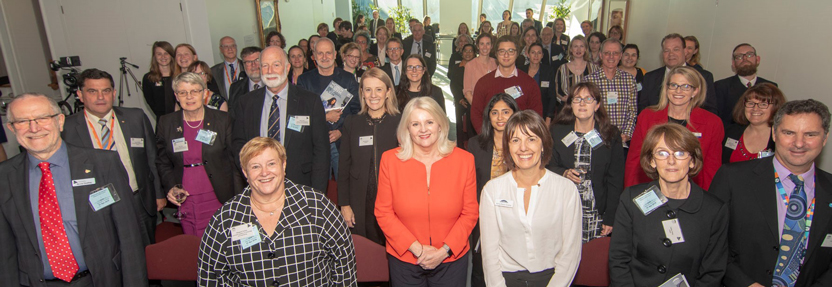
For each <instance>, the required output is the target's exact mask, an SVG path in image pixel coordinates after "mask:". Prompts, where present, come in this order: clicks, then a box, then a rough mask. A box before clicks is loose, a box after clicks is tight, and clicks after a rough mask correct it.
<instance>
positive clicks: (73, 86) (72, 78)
mask: <svg viewBox="0 0 832 287" xmlns="http://www.w3.org/2000/svg"><path fill="white" fill-rule="evenodd" d="M79 66H81V58H80V57H78V56H70V57H61V58H60V59H59V60H58V61H52V62H51V63H49V68H50V69H52V71H55V72H57V71H59V70H61V69H65V68H69V72H68V73H66V74H63V75H61V77H63V79H64V85H66V92H67V94H69V95H75V96H77V94H76V93H75V92H77V91H78V70H77V69H75V68H73V67H79Z"/></svg>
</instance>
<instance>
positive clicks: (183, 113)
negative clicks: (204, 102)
mask: <svg viewBox="0 0 832 287" xmlns="http://www.w3.org/2000/svg"><path fill="white" fill-rule="evenodd" d="M182 117H184V118H186V117H185V112H184V111H183V112H182ZM203 120H205V117H204V116H203V117H202V119H201V120H199V123H198V124H196V126H192V125H191V124H190V123H188V119H187V118H186V119H185V124H186V125H188V126H189V127H191V128H192V129H195V128H199V127H200V126H202V121H203Z"/></svg>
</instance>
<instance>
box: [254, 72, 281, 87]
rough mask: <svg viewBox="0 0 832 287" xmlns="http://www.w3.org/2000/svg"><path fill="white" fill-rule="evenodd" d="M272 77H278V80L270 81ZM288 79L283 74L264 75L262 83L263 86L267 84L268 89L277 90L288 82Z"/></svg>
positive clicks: (261, 77)
mask: <svg viewBox="0 0 832 287" xmlns="http://www.w3.org/2000/svg"><path fill="white" fill-rule="evenodd" d="M271 77H277V79H274V80H269V78H271ZM286 78H287V77H286V75H281V74H262V75H261V76H260V81H263V84H265V85H266V87H269V88H277V87H279V86H280V85H283V83H285V82H286Z"/></svg>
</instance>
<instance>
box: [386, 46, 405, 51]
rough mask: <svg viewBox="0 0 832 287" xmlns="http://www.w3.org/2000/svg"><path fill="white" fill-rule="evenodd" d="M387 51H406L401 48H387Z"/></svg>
mask: <svg viewBox="0 0 832 287" xmlns="http://www.w3.org/2000/svg"><path fill="white" fill-rule="evenodd" d="M387 50H390V51H401V50H404V49H402V48H399V47H393V48H387Z"/></svg>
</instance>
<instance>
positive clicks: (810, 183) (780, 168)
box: [772, 156, 815, 200]
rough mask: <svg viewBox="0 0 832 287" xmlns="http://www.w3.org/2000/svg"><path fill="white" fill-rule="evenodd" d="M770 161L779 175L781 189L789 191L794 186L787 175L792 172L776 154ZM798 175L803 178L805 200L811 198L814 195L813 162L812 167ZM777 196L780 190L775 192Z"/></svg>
mask: <svg viewBox="0 0 832 287" xmlns="http://www.w3.org/2000/svg"><path fill="white" fill-rule="evenodd" d="M772 162H773V163H774V171H776V172H777V175H778V176H780V182H781V183H782V184H783V189H785V190H786V192H787V193H791V191H792V190H794V186H795V183H794V182H792V180H791V179H790V178H789V175H790V174H792V172H791V171H789V169H788V168H786V166H784V165H783V164H782V163H780V161H779V160H777V157H776V156H774V157H773V159H772ZM798 176H800V177H802V178H803V183H804V184H803V190H804V191H806V200H811V199H812V198H814V197H815V164H814V163H812V167H810V168H809V170H808V171H806V172H804V173H801V174H798ZM777 197H778V198H779V197H780V192H778V193H777Z"/></svg>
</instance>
